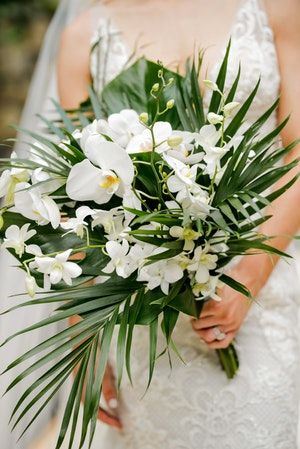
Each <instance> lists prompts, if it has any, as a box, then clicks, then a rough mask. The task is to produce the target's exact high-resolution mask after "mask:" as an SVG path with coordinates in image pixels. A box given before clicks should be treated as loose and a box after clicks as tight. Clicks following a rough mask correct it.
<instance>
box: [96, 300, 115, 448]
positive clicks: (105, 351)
mask: <svg viewBox="0 0 300 449" xmlns="http://www.w3.org/2000/svg"><path fill="white" fill-rule="evenodd" d="M118 313H119V306H117V307H116V308H115V311H114V313H113V314H112V317H111V319H110V320H108V321H107V322H106V323H105V326H104V329H103V331H102V339H101V343H100V357H99V363H98V366H97V369H96V373H95V381H94V385H93V388H92V397H91V422H90V443H89V444H90V445H91V443H92V440H93V436H94V433H95V428H96V423H97V412H98V407H99V402H100V395H101V389H102V381H103V376H104V372H105V368H106V365H107V360H108V355H109V349H110V343H111V339H112V335H113V331H114V328H115V325H116V322H117V318H118Z"/></svg>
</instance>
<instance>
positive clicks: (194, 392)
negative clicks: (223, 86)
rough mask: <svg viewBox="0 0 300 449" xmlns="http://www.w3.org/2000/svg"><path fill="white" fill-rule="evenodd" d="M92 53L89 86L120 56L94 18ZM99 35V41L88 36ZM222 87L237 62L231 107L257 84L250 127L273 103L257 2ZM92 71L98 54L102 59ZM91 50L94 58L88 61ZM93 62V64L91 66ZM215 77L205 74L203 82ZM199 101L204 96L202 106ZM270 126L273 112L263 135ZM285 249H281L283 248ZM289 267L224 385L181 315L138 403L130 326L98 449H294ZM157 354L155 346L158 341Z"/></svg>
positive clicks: (244, 10)
mask: <svg viewBox="0 0 300 449" xmlns="http://www.w3.org/2000/svg"><path fill="white" fill-rule="evenodd" d="M98 33H100V36H101V44H100V46H99V47H98V48H97V49H96V50H95V51H94V52H93V55H92V58H91V62H92V64H91V71H92V75H93V77H94V80H95V83H96V85H97V88H101V87H103V85H104V84H105V83H106V82H107V81H109V80H110V79H111V78H112V77H113V76H115V75H116V74H117V73H118V71H120V70H121V69H122V67H123V65H124V64H125V63H126V60H127V57H128V53H127V50H126V47H125V45H124V43H123V42H122V38H121V36H120V34H118V33H116V30H114V29H113V28H112V27H111V26H109V24H108V21H107V19H103V21H102V24H101V26H100V28H99V31H98ZM98 37H99V34H98ZM231 37H232V50H231V54H230V63H229V76H228V80H227V82H228V85H230V84H231V83H232V82H233V79H234V77H235V75H236V71H237V65H238V63H239V61H241V63H242V76H241V82H240V87H239V91H238V98H237V100H238V101H244V100H245V99H246V97H247V95H248V94H249V92H250V91H251V90H252V89H253V86H254V85H255V83H256V81H257V78H258V76H259V75H261V77H262V82H261V86H260V89H259V93H258V95H257V97H256V100H255V102H254V104H253V105H252V108H251V111H250V113H249V114H248V120H249V121H253V120H255V119H256V118H257V117H258V116H259V115H260V114H261V113H262V112H263V111H264V110H265V109H266V108H267V107H268V106H269V105H270V104H271V103H272V102H273V101H274V100H275V98H276V97H277V95H278V91H279V82H280V77H279V70H278V63H277V57H276V50H275V46H274V40H273V34H272V31H271V29H270V27H269V25H268V21H267V16H266V13H265V11H264V9H263V7H262V5H261V4H260V3H259V0H242V2H241V4H240V7H239V10H238V12H237V14H236V17H235V21H234V24H233V26H232V30H231ZM108 44H109V48H110V50H109V52H108V55H107V60H106V64H105V70H104V68H103V67H104V65H101V64H97V63H96V60H97V61H99V54H100V56H101V55H106V54H107V52H106V50H107V45H108ZM96 53H97V55H96ZM100 61H101V59H100ZM216 71H217V67H216V68H215V69H214V70H213V73H212V75H211V76H213V75H214V74H215V73H216ZM206 100H207V99H206ZM275 124H276V116H275V114H274V115H273V116H272V117H271V119H270V121H269V123H268V126H267V128H266V131H267V130H268V129H269V128H272V127H274V126H275ZM290 249H291V247H290ZM297 283H298V280H297V275H296V269H295V264H294V263H293V262H286V261H283V260H282V261H280V262H279V263H278V265H277V267H276V269H275V270H274V272H273V274H272V276H271V278H270V279H269V281H268V283H267V285H266V286H265V287H264V289H263V290H262V291H261V293H260V294H259V297H258V298H257V302H258V303H259V305H256V304H255V305H253V307H252V308H251V310H250V313H249V315H248V317H247V319H246V320H245V322H244V324H243V326H242V328H241V330H240V332H239V334H238V337H237V339H236V340H237V341H236V348H237V351H238V353H239V358H240V370H239V372H238V375H237V376H236V377H235V378H234V379H233V380H227V378H226V376H225V374H224V372H222V370H221V369H220V366H219V363H218V360H217V356H216V354H215V352H214V351H212V350H208V349H207V347H206V346H205V345H204V344H202V343H201V342H200V341H199V337H198V336H197V335H196V334H195V333H194V332H193V330H192V328H191V325H190V318H189V317H186V316H182V317H181V319H180V320H179V322H178V325H177V327H176V330H175V332H174V340H175V342H176V345H177V346H178V348H179V350H180V353H181V355H182V356H183V358H184V360H185V361H186V365H184V364H183V363H182V362H180V361H179V360H176V357H173V370H172V372H170V368H169V363H168V360H167V357H161V358H160V359H159V360H158V362H157V366H156V370H155V374H154V378H153V382H152V385H151V387H150V389H149V391H148V392H147V394H146V395H145V396H144V397H143V398H142V399H141V396H142V395H143V393H144V389H145V386H146V383H147V375H148V356H147V347H148V332H147V329H146V328H143V327H140V328H138V329H137V330H136V333H135V338H134V340H135V344H134V347H133V351H132V371H133V379H134V388H132V387H131V386H130V383H129V381H128V380H127V379H126V378H125V379H124V382H123V385H122V391H121V399H120V415H121V419H122V421H123V424H124V431H123V432H122V433H120V432H118V431H116V430H114V429H110V428H108V427H107V426H104V425H103V424H102V425H99V429H97V432H96V438H95V441H94V443H93V446H92V447H93V448H94V449H96V448H99V449H162V448H163V449H296V447H297V443H296V439H297V435H296V434H297V422H298V397H299V394H298V390H297V389H298V386H297V383H298V382H297V380H298V376H299V366H298V365H299V363H298V362H299V341H298V333H299V324H298V308H299V302H300V298H299V294H298V289H297V288H296V285H297ZM159 344H160V347H161V349H162V348H163V344H164V342H163V339H161V341H160V342H159Z"/></svg>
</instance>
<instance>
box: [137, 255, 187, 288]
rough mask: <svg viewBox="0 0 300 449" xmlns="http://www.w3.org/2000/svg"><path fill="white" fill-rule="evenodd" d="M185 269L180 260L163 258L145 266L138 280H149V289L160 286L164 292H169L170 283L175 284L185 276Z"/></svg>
mask: <svg viewBox="0 0 300 449" xmlns="http://www.w3.org/2000/svg"><path fill="white" fill-rule="evenodd" d="M154 252H155V251H154ZM183 274H184V271H183V269H182V267H181V265H180V260H179V259H178V260H177V259H176V258H173V259H162V260H160V261H158V262H155V263H152V264H150V265H145V266H143V267H142V268H141V269H140V271H139V274H138V278H137V279H138V281H144V282H147V287H148V288H149V290H153V289H154V288H156V287H160V288H161V290H162V292H163V293H164V294H165V295H167V294H168V293H169V288H170V284H174V283H175V282H177V281H179V279H181V278H182V277H183Z"/></svg>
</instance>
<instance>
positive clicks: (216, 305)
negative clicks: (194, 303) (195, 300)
mask: <svg viewBox="0 0 300 449" xmlns="http://www.w3.org/2000/svg"><path fill="white" fill-rule="evenodd" d="M222 310H223V304H221V301H220V302H218V301H215V300H214V299H209V300H208V301H205V303H204V305H203V308H202V310H201V313H200V318H206V317H209V316H216V315H219V314H220V313H221V312H222Z"/></svg>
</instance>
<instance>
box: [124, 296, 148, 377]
mask: <svg viewBox="0 0 300 449" xmlns="http://www.w3.org/2000/svg"><path fill="white" fill-rule="evenodd" d="M143 297H144V289H140V290H139V291H138V293H137V295H136V297H135V299H134V303H133V309H132V313H131V314H130V317H129V321H128V331H127V339H126V351H125V360H126V370H127V374H128V378H129V380H130V383H131V384H132V377H131V368H130V352H131V345H132V337H133V329H134V325H135V323H136V320H137V317H138V313H139V310H140V308H141V306H142V302H143Z"/></svg>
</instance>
